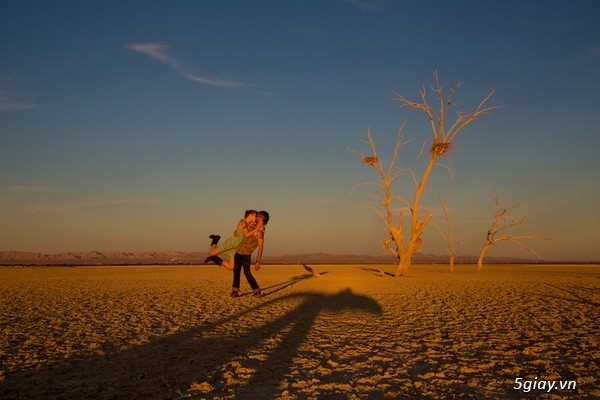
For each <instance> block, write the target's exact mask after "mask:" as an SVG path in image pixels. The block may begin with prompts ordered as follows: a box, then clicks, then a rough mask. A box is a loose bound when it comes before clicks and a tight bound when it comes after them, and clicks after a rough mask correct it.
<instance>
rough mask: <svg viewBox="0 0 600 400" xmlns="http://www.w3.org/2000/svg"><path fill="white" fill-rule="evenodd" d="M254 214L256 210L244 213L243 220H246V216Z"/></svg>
mask: <svg viewBox="0 0 600 400" xmlns="http://www.w3.org/2000/svg"><path fill="white" fill-rule="evenodd" d="M251 214H256V210H246V212H245V213H244V218H248V215H251Z"/></svg>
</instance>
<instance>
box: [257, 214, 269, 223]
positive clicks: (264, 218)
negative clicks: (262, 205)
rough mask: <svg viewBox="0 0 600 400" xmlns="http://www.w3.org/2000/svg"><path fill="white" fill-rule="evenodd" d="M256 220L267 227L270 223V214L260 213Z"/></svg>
mask: <svg viewBox="0 0 600 400" xmlns="http://www.w3.org/2000/svg"><path fill="white" fill-rule="evenodd" d="M256 219H257V220H258V221H262V223H263V225H267V223H268V222H269V213H268V212H266V211H259V212H258V213H257V214H256Z"/></svg>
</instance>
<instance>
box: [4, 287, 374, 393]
mask: <svg viewBox="0 0 600 400" xmlns="http://www.w3.org/2000/svg"><path fill="white" fill-rule="evenodd" d="M303 279H306V278H305V275H302V276H300V277H295V278H292V279H291V280H290V281H288V282H286V283H283V284H280V285H274V286H272V287H271V289H273V290H271V291H270V292H269V294H271V295H273V294H274V293H276V292H277V291H279V290H281V289H282V288H284V287H288V286H289V285H291V284H294V283H297V282H298V281H300V280H303ZM290 304H292V305H295V308H293V309H292V310H291V311H288V312H284V313H283V314H282V315H281V316H279V317H277V318H276V319H273V320H270V321H269V322H266V323H256V324H250V327H249V328H245V329H243V330H240V331H238V332H235V333H233V334H231V332H230V333H228V334H224V335H223V336H218V335H219V333H218V332H221V333H222V332H223V329H222V328H223V327H225V326H226V325H227V326H228V324H231V325H235V322H236V319H238V318H242V317H243V318H244V319H246V321H247V319H248V318H255V320H257V321H258V320H260V318H264V317H265V315H266V314H270V313H271V312H273V313H277V314H273V315H279V314H281V310H282V307H283V306H289V305H290ZM343 310H352V311H355V312H363V313H369V314H381V307H380V305H379V304H378V303H377V302H376V301H374V300H373V299H371V298H369V297H367V296H362V295H356V294H354V293H352V292H351V291H350V290H349V289H348V290H345V291H342V292H339V293H336V294H331V295H330V294H322V293H315V292H299V293H293V294H288V295H285V296H281V297H277V298H273V299H265V300H263V301H261V302H260V303H258V304H257V305H254V306H252V307H249V308H246V309H244V310H242V311H240V312H238V313H236V314H234V315H231V316H229V317H226V318H222V319H221V320H219V321H216V322H214V323H208V324H205V325H203V326H198V327H195V328H192V329H189V330H186V331H183V332H180V333H177V334H172V335H168V336H165V337H160V338H158V339H156V340H153V341H151V342H150V343H147V344H142V345H137V346H134V347H133V348H131V349H129V350H125V351H121V352H114V353H112V354H107V355H105V356H102V357H96V358H90V359H85V360H80V361H74V362H71V363H69V364H67V365H61V366H50V367H48V368H46V369H41V370H38V371H21V372H15V373H13V374H10V375H8V376H6V377H5V379H4V380H3V381H0V397H3V398H5V399H35V398H44V399H48V398H61V399H80V398H107V399H108V398H112V399H121V398H127V399H132V398H133V399H176V398H206V399H212V398H222V397H227V398H232V397H233V398H261V399H271V398H276V397H278V396H279V395H280V394H281V393H280V391H281V389H280V382H281V379H282V378H283V377H285V376H288V375H289V374H290V373H291V372H293V370H294V369H295V368H298V367H299V368H301V367H302V366H297V365H295V364H294V361H293V359H294V357H295V356H296V355H297V353H298V350H299V348H300V346H301V344H302V343H303V342H304V341H305V340H306V339H307V336H308V333H309V331H310V330H311V327H312V326H313V322H314V321H315V319H316V318H317V317H318V315H319V313H321V312H324V311H327V312H339V311H343ZM220 328H221V331H219V329H220ZM251 350H252V351H257V352H259V353H261V352H262V353H261V357H258V358H254V359H249V358H244V356H245V355H247V354H245V353H246V352H248V351H251ZM235 360H243V362H245V363H247V364H248V365H247V366H246V367H245V368H239V369H240V370H241V373H240V371H239V370H238V371H231V370H229V371H228V368H230V369H231V368H235V365H238V366H239V362H237V361H235ZM288 390H289V388H288Z"/></svg>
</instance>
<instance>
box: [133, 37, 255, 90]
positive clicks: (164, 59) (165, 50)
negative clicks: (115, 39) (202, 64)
mask: <svg viewBox="0 0 600 400" xmlns="http://www.w3.org/2000/svg"><path fill="white" fill-rule="evenodd" d="M126 47H127V48H128V49H130V50H133V51H136V52H138V53H141V54H144V55H147V56H148V57H151V58H153V59H155V60H158V61H160V62H161V63H163V64H165V65H166V66H168V67H169V68H171V69H173V70H174V71H175V72H177V73H178V74H179V75H181V76H183V77H184V78H186V79H189V80H191V81H193V82H197V83H200V84H203V85H212V86H222V87H228V88H239V87H244V86H246V84H244V83H242V82H238V81H235V80H230V79H221V78H209V77H205V76H200V75H196V74H192V73H189V72H188V71H186V70H185V68H184V67H183V65H182V63H181V62H180V61H179V60H178V59H176V58H174V57H172V56H171V55H170V54H169V45H167V44H165V43H129V44H127V45H126Z"/></svg>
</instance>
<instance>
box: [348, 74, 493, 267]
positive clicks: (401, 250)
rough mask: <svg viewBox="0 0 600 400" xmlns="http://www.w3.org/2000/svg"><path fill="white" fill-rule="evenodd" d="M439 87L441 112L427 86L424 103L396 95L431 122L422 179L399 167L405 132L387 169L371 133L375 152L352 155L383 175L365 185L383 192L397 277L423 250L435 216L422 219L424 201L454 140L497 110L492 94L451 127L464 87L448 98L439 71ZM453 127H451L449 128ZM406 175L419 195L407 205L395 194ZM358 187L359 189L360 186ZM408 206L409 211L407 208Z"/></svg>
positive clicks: (381, 203) (378, 208) (381, 199)
mask: <svg viewBox="0 0 600 400" xmlns="http://www.w3.org/2000/svg"><path fill="white" fill-rule="evenodd" d="M434 77H435V86H433V87H432V88H431V90H432V91H433V93H435V96H436V98H437V103H438V109H437V110H436V109H434V107H432V106H430V105H429V103H428V102H427V96H426V95H427V90H426V89H425V87H424V86H423V88H422V89H421V100H420V101H417V102H414V101H410V100H408V99H406V98H404V97H403V96H401V95H399V94H396V96H397V97H396V100H398V101H399V102H400V107H409V108H410V109H413V110H420V111H423V112H424V113H425V115H426V116H427V118H428V119H429V122H430V126H431V132H432V134H433V136H432V138H431V140H427V141H425V142H424V144H423V147H425V146H426V145H427V144H428V143H429V146H430V147H429V154H430V158H429V163H428V164H427V166H426V167H425V170H424V172H423V175H422V176H421V177H420V179H418V178H417V176H416V175H415V173H414V172H413V171H412V170H411V169H408V168H404V167H400V168H397V167H396V166H395V163H396V159H397V156H398V150H399V149H400V147H402V146H403V145H405V144H406V143H408V141H404V140H403V137H402V128H401V129H400V130H399V131H398V137H397V139H396V146H395V149H394V152H393V155H392V159H391V161H390V162H389V164H388V165H387V167H385V168H384V166H383V163H382V161H381V159H380V158H379V156H378V155H377V151H376V149H375V143H374V141H373V137H372V135H371V131H370V130H369V132H368V141H367V143H368V145H369V147H370V150H371V154H363V153H361V152H358V151H355V150H352V149H350V150H351V151H352V152H354V153H356V154H358V155H359V156H360V157H361V158H362V161H363V162H364V163H365V164H367V165H369V166H370V167H372V168H373V169H374V170H375V172H376V173H377V174H378V175H379V180H377V181H374V182H366V183H364V184H361V185H368V184H373V185H375V186H377V187H378V188H379V189H378V190H377V191H376V193H377V195H378V199H379V206H373V207H371V208H373V209H375V211H376V212H377V214H378V215H379V216H380V217H381V219H382V220H383V222H384V223H385V226H386V229H387V230H388V232H389V234H390V236H389V238H388V239H386V240H385V241H384V248H385V249H386V250H387V251H389V252H391V253H392V254H394V255H395V256H396V257H397V258H398V268H397V271H396V276H403V275H404V274H405V272H406V271H407V269H408V267H409V266H410V264H411V262H412V256H413V254H414V253H415V252H418V251H419V249H420V247H421V242H422V239H421V235H422V233H423V230H424V229H425V227H426V226H427V224H428V223H429V222H430V220H431V215H430V214H427V213H425V215H424V216H422V215H421V212H420V211H421V210H420V206H421V198H422V196H423V192H424V190H425V187H426V185H427V181H428V180H429V176H430V175H431V172H432V170H433V168H434V167H435V166H436V165H437V164H438V160H439V159H440V158H441V157H443V156H447V153H448V152H449V151H450V149H451V148H452V145H453V142H454V139H455V138H456V136H457V135H458V133H459V132H461V131H462V130H463V129H464V128H465V127H466V126H467V125H469V124H470V123H471V122H473V121H475V120H476V119H477V118H479V117H480V116H482V115H484V114H488V113H490V112H491V110H493V109H494V108H496V107H486V106H485V105H486V103H487V101H488V100H489V99H490V97H491V96H492V95H493V93H494V91H493V90H492V91H491V92H490V93H489V94H488V95H487V96H486V97H485V98H484V99H483V101H482V102H481V103H479V105H478V106H477V107H476V108H475V110H473V111H472V112H470V113H463V112H460V111H459V112H457V113H456V119H455V120H454V122H452V123H450V122H449V121H448V120H449V118H448V116H449V114H448V113H449V111H450V109H451V108H452V107H453V106H455V104H454V102H453V96H454V93H455V92H456V90H458V88H459V87H460V83H452V84H451V85H450V88H449V90H448V94H447V95H446V96H445V95H444V92H443V88H442V85H441V84H440V81H439V77H438V73H437V71H434ZM448 125H449V126H448ZM404 172H409V173H410V174H411V175H412V178H413V181H414V183H415V187H416V190H415V194H414V198H413V200H412V201H411V202H408V201H406V200H405V199H403V198H402V197H400V196H396V195H394V194H392V184H393V183H394V182H395V181H396V179H397V178H398V176H399V175H401V174H402V173H404ZM357 186H358V185H357ZM397 202H400V203H402V204H403V207H401V208H400V210H399V211H397V212H396V213H395V212H394V211H395V204H396V203H397ZM406 206H408V207H406ZM405 209H409V210H410V214H411V216H410V227H409V229H408V240H407V241H405V239H404V227H403V224H404V213H405Z"/></svg>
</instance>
